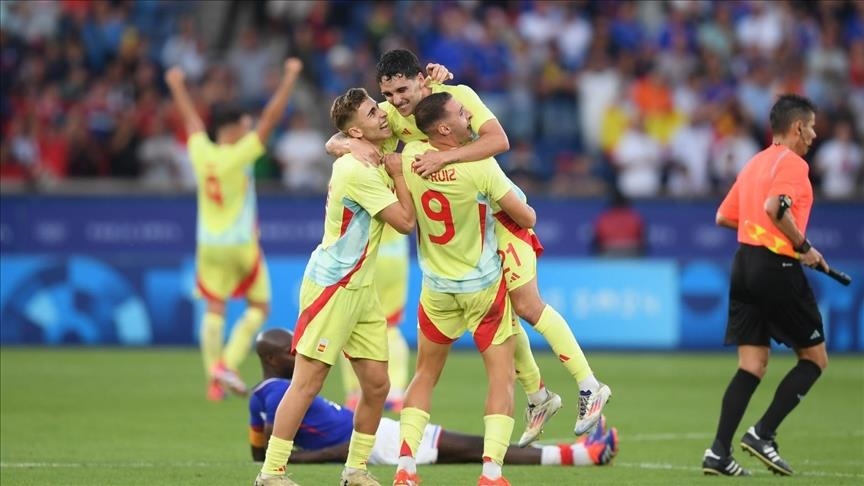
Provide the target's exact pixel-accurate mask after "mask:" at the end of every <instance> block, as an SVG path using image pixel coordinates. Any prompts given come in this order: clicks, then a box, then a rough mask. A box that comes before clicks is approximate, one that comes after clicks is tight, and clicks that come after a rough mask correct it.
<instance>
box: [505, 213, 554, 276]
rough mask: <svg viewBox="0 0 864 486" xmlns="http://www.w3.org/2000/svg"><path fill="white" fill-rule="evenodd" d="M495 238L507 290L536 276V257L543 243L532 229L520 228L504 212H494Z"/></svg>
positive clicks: (539, 253) (541, 252)
mask: <svg viewBox="0 0 864 486" xmlns="http://www.w3.org/2000/svg"><path fill="white" fill-rule="evenodd" d="M495 238H496V239H497V240H498V255H499V256H500V257H501V264H502V266H503V270H504V281H505V282H507V290H508V291H512V290H516V289H518V288H519V287H521V286H523V285H525V284H526V283H528V282H530V281H531V279H533V278H535V277H537V258H538V257H539V256H540V255H541V254H543V245H542V244H541V243H540V239H539V238H537V235H536V234H534V231H533V230H528V229H524V228H521V227H520V226H519V225H517V224H516V223H515V222H514V221H513V220H512V219H510V217H509V216H507V214H506V213H504V212H503V211H499V212H498V213H495Z"/></svg>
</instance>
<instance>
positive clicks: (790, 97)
mask: <svg viewBox="0 0 864 486" xmlns="http://www.w3.org/2000/svg"><path fill="white" fill-rule="evenodd" d="M816 111H817V110H816V105H815V104H814V103H813V102H812V101H810V100H809V99H807V98H805V97H803V96H800V95H797V94H784V95H780V97H779V98H777V101H776V102H774V106H772V107H771V117H770V118H771V131H772V132H773V133H775V134H777V135H779V134H783V133H786V132H787V131H789V128H791V127H792V123H794V122H795V121H797V120H806V119H807V118H809V117H810V115H811V114H814V115H815V114H816Z"/></svg>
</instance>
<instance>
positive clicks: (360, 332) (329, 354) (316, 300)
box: [292, 278, 390, 365]
mask: <svg viewBox="0 0 864 486" xmlns="http://www.w3.org/2000/svg"><path fill="white" fill-rule="evenodd" d="M300 309H302V310H301V311H300V317H298V318H297V325H296V326H294V342H293V343H292V351H295V352H297V353H299V354H302V355H303V356H306V357H307V358H311V359H315V360H318V361H321V362H323V363H327V364H329V365H334V364H336V361H338V360H339V353H340V352H344V353H345V355H346V356H347V357H349V358H365V359H372V360H375V361H387V360H388V358H389V353H390V350H389V349H388V347H387V321H385V320H384V313H383V312H382V311H381V303H380V302H378V294H376V293H375V287H374V286H373V285H367V286H366V287H360V288H359V289H346V288H345V287H342V286H341V285H339V284H333V285H330V286H329V287H322V286H320V285H318V284H316V283H315V282H313V281H311V280H309V279H308V278H304V279H303V284H302V285H301V286H300Z"/></svg>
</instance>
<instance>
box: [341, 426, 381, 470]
mask: <svg viewBox="0 0 864 486" xmlns="http://www.w3.org/2000/svg"><path fill="white" fill-rule="evenodd" d="M373 445H375V436H374V435H369V434H364V433H362V432H357V430H354V432H352V433H351V442H350V443H349V444H348V460H347V461H345V467H350V468H353V469H364V470H365V469H366V461H368V460H369V454H372V446H373Z"/></svg>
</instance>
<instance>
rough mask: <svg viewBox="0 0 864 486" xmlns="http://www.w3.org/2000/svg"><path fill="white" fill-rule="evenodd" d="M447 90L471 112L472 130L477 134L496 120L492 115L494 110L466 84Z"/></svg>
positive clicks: (450, 87)
mask: <svg viewBox="0 0 864 486" xmlns="http://www.w3.org/2000/svg"><path fill="white" fill-rule="evenodd" d="M444 86H446V85H444ZM447 88H448V89H446V91H449V92H450V94H451V95H453V97H454V98H456V100H457V101H458V102H459V103H462V106H464V107H465V108H467V109H468V111H470V112H471V129H473V130H474V131H475V132H479V131H480V127H482V126H483V124H484V123H486V122H487V121H489V120H492V119H494V118H495V114H494V113H492V110H490V109H489V107H487V106H486V105H485V104H484V103H483V101H482V100H481V99H480V96H479V95H477V93H476V92H474V90H473V89H471V88H470V87H468V86H465V85H464V84H459V85H456V86H449V87H447Z"/></svg>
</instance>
